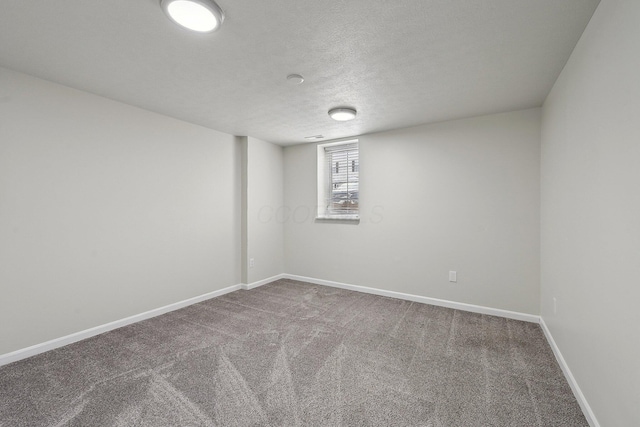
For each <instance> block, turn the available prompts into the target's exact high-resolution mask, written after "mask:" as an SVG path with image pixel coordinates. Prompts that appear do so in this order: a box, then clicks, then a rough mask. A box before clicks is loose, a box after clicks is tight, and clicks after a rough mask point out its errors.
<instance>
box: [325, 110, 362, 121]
mask: <svg viewBox="0 0 640 427" xmlns="http://www.w3.org/2000/svg"><path fill="white" fill-rule="evenodd" d="M329 116H331V118H332V119H333V120H337V121H339V122H346V121H347V120H353V119H355V118H356V110H355V109H354V108H347V107H341V108H334V109H333V110H329Z"/></svg>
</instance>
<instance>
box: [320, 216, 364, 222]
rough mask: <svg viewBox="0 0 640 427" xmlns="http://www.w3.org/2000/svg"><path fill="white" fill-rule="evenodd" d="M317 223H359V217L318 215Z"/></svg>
mask: <svg viewBox="0 0 640 427" xmlns="http://www.w3.org/2000/svg"><path fill="white" fill-rule="evenodd" d="M316 220H317V221H353V222H359V221H360V215H318V216H316Z"/></svg>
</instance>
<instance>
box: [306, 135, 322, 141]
mask: <svg viewBox="0 0 640 427" xmlns="http://www.w3.org/2000/svg"><path fill="white" fill-rule="evenodd" d="M322 138H324V136H322V135H313V136H305V137H304V139H310V140H313V139H322Z"/></svg>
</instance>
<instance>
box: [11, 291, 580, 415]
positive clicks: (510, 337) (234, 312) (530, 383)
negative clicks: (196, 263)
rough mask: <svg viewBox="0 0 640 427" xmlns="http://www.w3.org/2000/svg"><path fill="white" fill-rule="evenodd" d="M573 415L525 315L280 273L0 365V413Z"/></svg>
mask: <svg viewBox="0 0 640 427" xmlns="http://www.w3.org/2000/svg"><path fill="white" fill-rule="evenodd" d="M294 425H296V426H302V425H304V426H342V425H344V426H368V425H376V426H430V427H440V426H456V427H458V426H540V427H549V426H587V425H588V424H587V422H586V420H585V418H584V417H583V415H582V413H581V412H580V408H579V406H578V404H577V402H576V400H575V398H574V397H573V394H572V393H571V390H570V388H569V386H568V384H567V382H566V380H565V379H564V377H563V375H562V372H561V370H560V368H559V366H558V364H557V362H556V361H555V358H554V356H553V353H552V352H551V349H550V348H549V346H548V344H547V342H546V341H545V338H544V336H543V334H542V331H541V330H540V327H539V326H538V325H536V324H532V323H525V322H519V321H515V320H506V319H503V318H499V317H492V316H486V315H479V314H473V313H467V312H463V311H456V310H451V309H446V308H441V307H435V306H430V305H424V304H418V303H413V302H408V301H402V300H397V299H392V298H385V297H380V296H374V295H369V294H363V293H358V292H351V291H345V290H340V289H334V288H328V287H323V286H317V285H310V284H305V283H301V282H294V281H290V280H280V281H278V282H274V283H271V284H268V285H265V286H262V287H260V288H257V289H254V290H251V291H238V292H234V293H231V294H227V295H224V296H221V297H218V298H215V299H212V300H209V301H206V302H203V303H200V304H196V305H192V306H190V307H187V308H184V309H182V310H178V311H175V312H172V313H169V314H166V315H163V316H160V317H156V318H153V319H150V320H147V321H144V322H140V323H137V324H134V325H130V326H127V327H124V328H120V329H117V330H115V331H112V332H109V333H106V334H102V335H99V336H97V337H94V338H91V339H88V340H85V341H82V342H79V343H76V344H73V345H70V346H67V347H63V348H60V349H57V350H54V351H51V352H48V353H45V354H41V355H39V356H36V357H32V358H30V359H26V360H23V361H20V362H17V363H13V364H11V365H7V366H5V367H3V368H0V426H2V427H9V426H11V427H14V426H16V427H17V426H29V427H33V426H99V427H103V426H155V427H161V426H183V427H186V426H294Z"/></svg>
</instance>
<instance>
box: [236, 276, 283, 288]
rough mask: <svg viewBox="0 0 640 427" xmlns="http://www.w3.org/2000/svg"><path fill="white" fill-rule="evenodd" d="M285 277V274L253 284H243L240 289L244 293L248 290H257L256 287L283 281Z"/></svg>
mask: <svg viewBox="0 0 640 427" xmlns="http://www.w3.org/2000/svg"><path fill="white" fill-rule="evenodd" d="M285 276H286V274H276V275H275V276H272V277H268V278H266V279H262V280H258V281H257V282H253V283H249V284H246V283H243V284H242V285H241V286H242V289H244V290H245V291H248V290H250V289H255V288H257V287H258V286H262V285H266V284H267V283H271V282H275V281H276V280H280V279H283V278H284V277H285Z"/></svg>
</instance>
